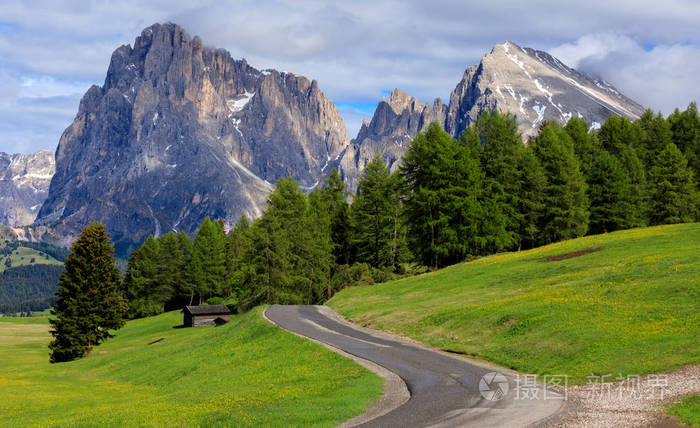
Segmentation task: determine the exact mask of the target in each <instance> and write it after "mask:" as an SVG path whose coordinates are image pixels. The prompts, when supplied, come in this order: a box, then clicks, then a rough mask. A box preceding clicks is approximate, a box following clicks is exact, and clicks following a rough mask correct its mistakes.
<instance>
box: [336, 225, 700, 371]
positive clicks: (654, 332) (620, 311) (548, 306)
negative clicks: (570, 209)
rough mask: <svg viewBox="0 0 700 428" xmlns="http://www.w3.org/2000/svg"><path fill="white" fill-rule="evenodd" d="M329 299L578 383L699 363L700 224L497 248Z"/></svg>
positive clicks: (385, 323) (410, 331)
mask: <svg viewBox="0 0 700 428" xmlns="http://www.w3.org/2000/svg"><path fill="white" fill-rule="evenodd" d="M593 250H599V251H593ZM576 252H579V253H576ZM567 253H568V254H567ZM571 253H576V254H571ZM573 256H577V257H573ZM328 304H329V305H330V306H331V307H332V308H334V309H335V310H337V311H338V312H340V313H341V314H343V315H345V316H346V317H348V318H350V319H352V320H354V321H357V322H359V323H361V324H365V325H369V326H372V327H374V328H379V329H383V330H388V331H392V332H395V333H398V334H401V335H405V336H409V337H412V338H415V339H417V340H419V341H421V342H423V343H426V344H430V345H432V346H435V347H438V348H443V349H447V350H451V351H455V352H461V353H466V354H470V355H476V356H480V357H483V358H486V359H488V360H491V361H494V362H496V363H499V364H501V365H505V366H508V367H512V368H514V369H517V370H520V371H523V372H528V373H537V374H545V373H550V374H568V375H569V376H570V381H573V382H582V383H585V381H586V379H585V377H586V376H589V375H591V374H594V375H601V374H613V375H618V374H622V375H628V374H645V373H651V372H658V371H661V370H665V369H672V368H674V367H679V366H682V365H686V364H693V363H695V364H697V363H700V342H699V341H698V337H700V224H685V225H672V226H661V227H652V228H644V229H635V230H629V231H622V232H616V233H611V234H606V235H598V236H590V237H585V238H581V239H575V240H571V241H566V242H562V243H558V244H554V245H549V246H546V247H542V248H537V249H534V250H530V251H523V252H519V253H507V254H500V255H495V256H491V257H486V258H483V259H479V260H476V261H473V262H470V263H463V264H460V265H456V266H452V267H449V268H447V269H443V270H440V271H437V272H434V273H431V274H426V275H423V276H419V277H413V278H407V279H403V280H399V281H394V282H389V283H385V284H379V285H374V286H363V287H355V288H348V289H345V290H343V291H342V292H340V293H339V294H338V295H336V297H334V298H333V299H332V300H331V301H330V302H329V303H328Z"/></svg>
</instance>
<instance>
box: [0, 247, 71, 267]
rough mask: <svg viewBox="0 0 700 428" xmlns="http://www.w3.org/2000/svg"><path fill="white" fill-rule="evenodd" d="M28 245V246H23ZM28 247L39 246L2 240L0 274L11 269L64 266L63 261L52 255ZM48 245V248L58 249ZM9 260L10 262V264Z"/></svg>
mask: <svg viewBox="0 0 700 428" xmlns="http://www.w3.org/2000/svg"><path fill="white" fill-rule="evenodd" d="M23 244H26V245H27V246H25V245H23ZM28 245H34V246H37V244H31V243H23V242H21V241H9V240H0V272H3V271H4V270H5V269H7V268H9V267H18V266H26V265H31V264H36V265H62V264H63V261H61V260H58V259H56V258H55V257H54V256H53V255H52V254H49V253H48V252H45V251H41V250H40V249H38V248H30V247H28ZM44 245H46V247H47V248H53V249H55V248H56V247H52V246H49V245H48V244H44ZM8 259H9V262H8Z"/></svg>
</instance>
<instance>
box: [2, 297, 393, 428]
mask: <svg viewBox="0 0 700 428" xmlns="http://www.w3.org/2000/svg"><path fill="white" fill-rule="evenodd" d="M261 312H262V308H260V307H259V308H256V309H254V310H252V311H251V312H249V313H247V314H245V315H241V316H236V317H235V318H234V321H232V322H230V323H228V324H226V325H224V326H222V327H216V328H215V327H197V328H173V327H174V326H177V325H179V324H181V323H182V314H180V313H179V312H170V313H166V314H163V315H159V316H156V317H151V318H146V319H140V320H135V321H130V322H128V323H127V325H126V326H125V327H124V328H122V329H121V330H119V331H118V332H117V333H116V337H115V338H113V339H109V340H108V341H107V342H105V343H104V344H102V345H100V346H98V347H96V348H94V350H93V353H92V355H90V356H89V357H87V358H83V359H81V360H78V361H73V362H70V363H60V364H49V362H48V349H47V344H48V342H49V340H50V336H49V334H48V329H49V326H48V322H47V318H0V415H2V417H1V418H0V425H1V426H8V427H9V426H11V427H17V426H22V427H33V426H51V427H54V426H56V427H66V426H69V427H91V426H108V427H110V426H111V427H124V426H131V427H135V426H139V427H141V426H167V427H192V426H207V427H210V426H226V427H237V426H275V425H280V424H281V425H285V426H311V427H326V426H328V427H330V426H334V425H336V424H338V423H340V422H342V421H344V420H347V419H349V418H351V417H353V416H355V415H357V414H359V413H361V412H362V411H363V410H364V409H365V408H366V407H367V406H368V405H369V404H370V403H371V402H373V401H374V400H375V399H376V398H377V397H378V396H379V395H381V393H382V388H383V381H382V379H381V378H379V377H377V376H375V375H373V374H371V373H370V372H369V371H367V370H365V369H364V368H362V367H360V366H358V365H356V364H355V363H353V362H352V361H350V360H348V359H345V358H344V357H341V356H339V355H337V354H335V353H333V352H330V351H329V350H327V349H326V348H324V347H322V346H320V345H317V344H315V343H312V342H310V341H308V340H305V339H302V338H300V337H297V336H294V335H292V334H290V333H287V332H286V331H283V330H282V329H280V328H278V327H276V326H273V325H271V324H269V323H267V322H266V321H264V320H263V319H262V317H261ZM153 342H155V343H153Z"/></svg>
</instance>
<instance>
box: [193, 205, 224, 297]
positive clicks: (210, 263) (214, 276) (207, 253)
mask: <svg viewBox="0 0 700 428" xmlns="http://www.w3.org/2000/svg"><path fill="white" fill-rule="evenodd" d="M225 239H226V235H225V233H224V228H223V226H222V224H221V223H220V222H218V221H211V220H210V219H209V217H206V218H205V219H204V221H202V224H201V225H200V227H199V230H198V231H197V235H196V237H195V240H194V246H193V248H192V256H191V259H190V264H189V270H190V272H191V275H192V280H193V286H194V292H195V294H196V295H197V296H198V297H199V304H201V303H202V302H203V301H205V300H206V299H207V298H209V297H212V296H224V295H225V294H226V293H227V291H228V290H227V289H226V259H225V257H226V253H225V248H224V242H225ZM192 297H194V294H193V296H192Z"/></svg>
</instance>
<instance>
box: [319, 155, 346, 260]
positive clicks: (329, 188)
mask: <svg viewBox="0 0 700 428" xmlns="http://www.w3.org/2000/svg"><path fill="white" fill-rule="evenodd" d="M325 184H326V187H325V188H324V189H323V190H322V196H323V199H324V200H325V201H326V203H327V204H328V210H329V215H330V220H331V239H332V240H333V254H334V256H335V262H336V264H350V262H351V260H350V258H351V246H350V206H349V204H348V201H347V199H346V197H347V191H346V188H345V183H344V182H343V180H342V178H340V174H338V170H337V169H335V168H333V170H332V171H331V174H330V175H329V176H328V178H327V179H326V180H325Z"/></svg>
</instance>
